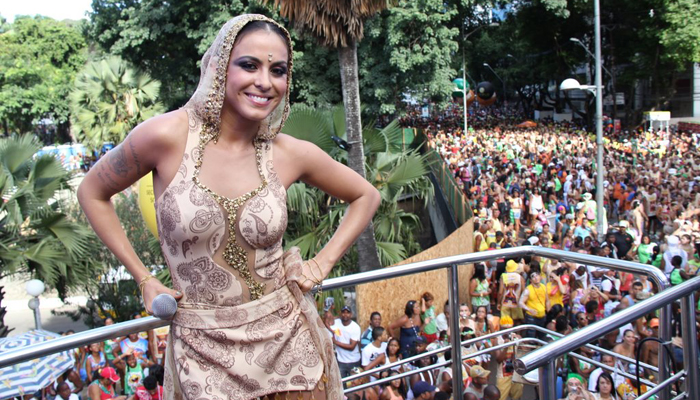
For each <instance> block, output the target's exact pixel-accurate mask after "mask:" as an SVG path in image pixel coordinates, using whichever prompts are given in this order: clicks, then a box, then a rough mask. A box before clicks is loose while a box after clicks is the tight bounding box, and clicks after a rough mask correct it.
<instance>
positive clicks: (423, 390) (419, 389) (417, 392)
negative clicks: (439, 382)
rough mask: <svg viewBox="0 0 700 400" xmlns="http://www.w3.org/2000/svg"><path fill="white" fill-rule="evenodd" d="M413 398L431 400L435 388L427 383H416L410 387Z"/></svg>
mask: <svg viewBox="0 0 700 400" xmlns="http://www.w3.org/2000/svg"><path fill="white" fill-rule="evenodd" d="M411 391H412V392H413V398H414V399H416V400H432V399H433V397H434V396H435V392H436V391H437V388H436V387H435V386H433V385H431V384H429V383H428V382H424V381H418V382H416V383H414V384H413V387H411Z"/></svg>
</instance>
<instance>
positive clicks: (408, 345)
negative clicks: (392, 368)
mask: <svg viewBox="0 0 700 400" xmlns="http://www.w3.org/2000/svg"><path fill="white" fill-rule="evenodd" d="M421 328H422V325H421V319H420V306H419V305H418V302H417V301H415V300H409V301H408V302H407V303H406V307H405V308H404V314H403V315H402V316H401V317H399V318H398V319H397V320H396V321H394V322H393V323H392V324H391V325H389V332H391V337H394V338H399V342H400V343H401V355H402V356H403V357H404V358H407V357H410V356H411V355H413V351H414V349H415V341H416V339H417V338H418V336H420V330H421Z"/></svg>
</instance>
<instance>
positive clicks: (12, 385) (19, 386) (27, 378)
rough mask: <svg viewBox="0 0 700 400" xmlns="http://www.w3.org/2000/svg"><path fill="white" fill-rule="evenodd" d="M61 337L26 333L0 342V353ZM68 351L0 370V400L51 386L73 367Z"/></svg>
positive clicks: (32, 331)
mask: <svg viewBox="0 0 700 400" xmlns="http://www.w3.org/2000/svg"><path fill="white" fill-rule="evenodd" d="M58 337H60V335H59V334H57V333H53V332H49V331H44V330H31V331H29V332H27V333H25V334H22V335H18V336H12V337H7V338H2V339H0V353H4V352H6V351H10V350H16V349H19V348H23V347H27V346H31V345H33V344H35V343H40V342H44V341H47V340H51V339H56V338H58ZM74 363H75V362H74V360H73V357H72V356H71V353H70V351H68V350H66V351H63V352H60V353H55V354H51V355H48V356H45V357H41V358H36V359H34V360H30V361H25V362H23V363H19V364H15V365H13V366H11V367H6V368H2V369H0V399H8V398H11V397H17V396H23V395H25V394H31V393H34V392H36V391H38V390H41V389H43V388H45V387H46V386H49V385H50V384H52V383H53V382H54V381H55V380H56V379H57V378H58V377H59V376H61V374H62V373H63V372H65V371H66V370H68V369H70V368H73V365H74Z"/></svg>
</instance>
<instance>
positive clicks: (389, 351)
mask: <svg viewBox="0 0 700 400" xmlns="http://www.w3.org/2000/svg"><path fill="white" fill-rule="evenodd" d="M384 353H385V355H386V356H385V357H384V365H389V364H393V363H395V362H398V361H400V360H401V358H402V357H401V343H399V339H396V338H391V339H389V341H388V342H387V344H386V350H384ZM403 369H404V368H403V365H395V366H393V367H391V370H392V371H397V372H404V371H403Z"/></svg>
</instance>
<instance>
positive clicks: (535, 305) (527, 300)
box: [518, 272, 550, 338]
mask: <svg viewBox="0 0 700 400" xmlns="http://www.w3.org/2000/svg"><path fill="white" fill-rule="evenodd" d="M541 280H542V275H541V274H540V273H539V272H531V273H530V284H529V285H528V286H527V287H526V288H525V290H524V291H523V293H522V295H521V296H520V302H519V303H518V304H519V305H520V307H521V308H522V309H523V310H524V311H525V323H526V324H532V325H537V326H540V327H542V328H544V327H545V323H546V319H545V316H546V312H547V310H548V309H549V307H550V302H549V297H548V296H547V291H546V288H545V286H544V285H542V283H541ZM535 335H537V337H539V338H544V334H542V332H534V331H533V332H529V334H528V336H530V337H534V336H535Z"/></svg>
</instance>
